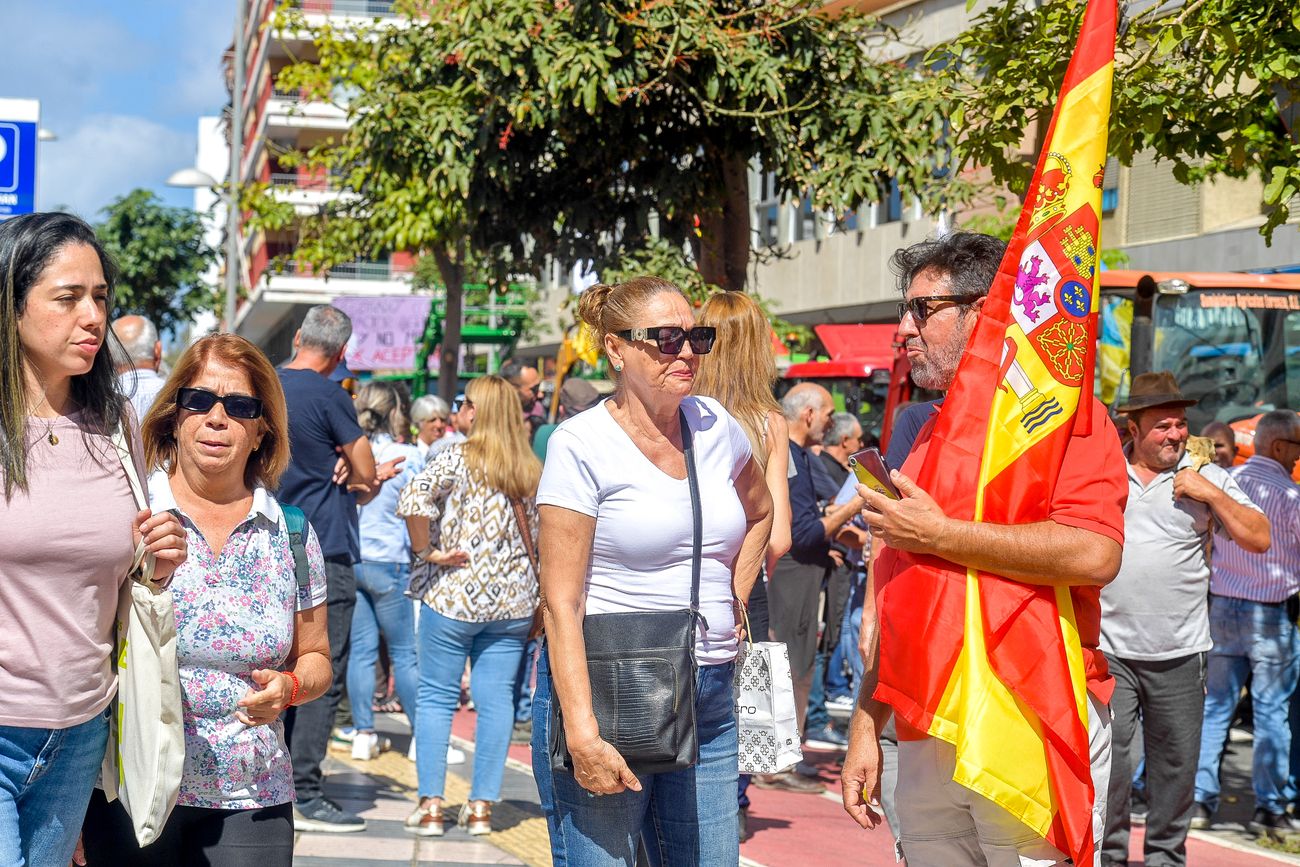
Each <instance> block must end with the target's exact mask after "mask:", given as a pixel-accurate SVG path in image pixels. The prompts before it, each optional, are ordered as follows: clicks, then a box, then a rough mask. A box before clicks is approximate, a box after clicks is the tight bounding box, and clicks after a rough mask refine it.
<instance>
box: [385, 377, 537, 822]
mask: <svg viewBox="0 0 1300 867" xmlns="http://www.w3.org/2000/svg"><path fill="white" fill-rule="evenodd" d="M464 408H465V410H466V411H469V412H471V413H472V414H473V428H472V430H471V432H470V435H469V438H468V439H467V440H466V441H465V442H464V443H459V444H456V445H453V446H450V447H449V448H447V449H444V450H443V451H441V452H439V453H438V454H437V455H436V456H434V457H433V458H432V459H431V460H430V462H429V464H428V466H426V467H425V468H424V470H423V471H422V472H421V473H420V474H419V475H418V476H416V478H415V480H414V481H413V482H411V484H410V485H409V486H408V487H407V488H406V490H404V491H403V492H402V496H401V500H400V502H399V504H398V507H397V512H398V514H400V515H403V516H405V517H406V518H407V527H408V528H409V530H410V535H411V547H412V549H413V550H414V551H415V552H416V555H415V556H416V560H417V562H419V561H423V562H424V563H427V564H429V565H428V566H427V567H421V568H420V569H418V570H417V571H416V573H415V577H414V578H413V579H412V582H411V591H412V594H413V595H416V596H418V598H420V600H421V601H422V602H423V603H424V604H423V605H421V606H420V622H419V628H418V629H417V636H418V644H419V665H420V686H419V690H418V694H417V699H416V713H415V738H416V743H417V744H418V745H419V748H418V749H417V750H416V753H415V756H416V772H417V774H418V776H419V793H420V803H419V806H418V807H417V808H416V810H415V812H413V813H412V814H411V815H410V817H409V818H408V819H407V821H406V826H407V828H408V829H409V830H410V831H411V832H412V833H414V834H418V835H420V836H424V837H437V836H441V835H442V833H443V814H442V796H443V787H444V784H445V781H446V776H447V745H448V742H449V740H450V738H451V720H452V716H453V714H455V712H456V707H457V704H458V702H459V699H460V677H461V673H462V672H463V671H464V670H465V661H466V660H467V659H468V660H469V662H470V666H471V673H470V694H471V695H472V696H473V699H474V707H475V709H476V710H477V717H478V722H477V728H476V731H475V736H474V748H475V749H474V751H475V756H474V779H473V783H472V785H471V787H470V798H469V802H468V803H467V804H465V805H464V807H462V808H461V812H460V816H459V823H460V824H461V825H463V826H464V827H465V828H466V830H468V831H469V833H470V834H476V835H477V834H487V833H489V832H490V831H491V830H492V828H491V815H492V813H491V811H492V807H491V805H492V802H494V801H496V800H497V799H498V798H499V796H500V794H501V777H502V774H503V772H504V770H505V763H506V750H507V749H508V748H509V745H510V733H511V729H512V728H513V726H514V681H515V672H516V671H518V670H519V661H520V659H521V658H522V657H523V652H524V643H525V642H526V641H527V639H528V636H529V631H530V625H531V624H532V623H533V619H534V614H535V612H536V609H537V575H536V574H535V573H534V571H533V567H532V564H531V562H530V561H531V555H530V552H531V551H535V550H536V539H537V535H536V534H537V505H536V502H535V496H536V494H537V482H538V479H540V478H541V474H542V464H541V461H539V460H538V459H537V456H536V455H534V454H533V452H532V449H531V448H529V446H528V434H527V431H526V428H525V427H524V420H523V415H522V414H521V413H520V411H519V395H518V393H517V392H516V391H515V388H514V386H512V385H510V383H509V382H507V381H506V380H504V379H502V378H500V377H497V376H485V377H482V378H480V379H475V380H473V381H472V382H470V384H469V386H468V387H467V388H466V390H465V406H464ZM525 533H526V534H527V538H525Z"/></svg>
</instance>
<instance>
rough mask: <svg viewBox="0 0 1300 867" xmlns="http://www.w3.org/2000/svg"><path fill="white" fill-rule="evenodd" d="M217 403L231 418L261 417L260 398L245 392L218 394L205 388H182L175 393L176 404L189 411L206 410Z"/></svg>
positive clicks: (248, 418)
mask: <svg viewBox="0 0 1300 867" xmlns="http://www.w3.org/2000/svg"><path fill="white" fill-rule="evenodd" d="M217 404H221V405H222V407H224V408H225V410H226V415H228V416H230V417H231V418H242V419H246V420H251V419H255V418H261V417H262V400H261V398H256V397H249V396H248V395H246V394H226V395H220V394H217V393H216V392H215V391H208V390H207V389H206V388H182V389H181V390H180V391H179V392H178V393H177V395H176V405H177V406H179V407H180V408H181V409H188V410H189V411H190V412H208V411H209V410H211V409H212V408H213V407H214V406H216V405H217Z"/></svg>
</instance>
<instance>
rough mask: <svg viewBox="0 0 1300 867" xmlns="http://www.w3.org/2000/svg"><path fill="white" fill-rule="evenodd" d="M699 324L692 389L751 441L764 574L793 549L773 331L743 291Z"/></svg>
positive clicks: (760, 613) (706, 312)
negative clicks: (757, 472)
mask: <svg viewBox="0 0 1300 867" xmlns="http://www.w3.org/2000/svg"><path fill="white" fill-rule="evenodd" d="M696 319H697V321H698V322H699V323H700V324H701V325H707V326H712V327H713V328H715V329H717V334H718V339H717V344H716V346H715V347H714V350H713V351H712V352H710V353H708V354H707V355H702V356H700V363H699V368H698V369H697V370H696V372H695V386H694V388H693V391H694V392H695V394H697V395H702V396H704V397H711V398H714V399H715V400H717V401H718V403H720V404H722V405H723V406H724V407H725V408H726V410H727V412H729V413H731V415H732V417H734V418H735V419H736V421H737V422H739V423H740V426H741V428H743V429H744V431H745V436H746V437H748V438H749V445H750V448H752V449H753V452H754V460H755V462H756V463H757V464H758V465H759V467H761V468H762V470H763V477H764V479H766V481H767V489H768V492H769V493H770V494H771V495H772V534H771V536H769V537H768V540H767V550H766V551H765V557H764V560H765V566H766V568H765V570H764V571H765V573H766V574H771V571H772V565H773V564H774V563H775V562H776V561H777V560H778V559H779V558H780V557H781V556H782V555H783V554H785V552H786V551H789V550H790V485H789V482H788V480H787V479H786V474H787V472H788V471H789V469H790V447H789V445H788V443H789V433H790V430H789V427H788V426H787V425H786V421H785V415H784V414H783V413H782V412H781V404H779V403H777V402H776V398H775V397H774V396H773V394H772V388H773V386H774V385H776V376H777V375H776V356H775V354H774V353H773V352H772V339H771V326H770V325H769V324H768V322H767V316H765V315H764V314H763V309H762V308H761V307H759V306H758V303H757V302H755V301H754V299H753V298H750V297H749V296H748V295H746V294H745V293H744V292H719V293H718V294H716V295H711V296H710V297H709V298H708V300H706V301H705V302H704V305H703V306H702V307H701V308H700V312H699V315H698V317H697V318H696ZM766 574H763V575H759V576H758V580H757V581H755V582H754V589H753V590H752V591H751V592H750V594H749V626H750V628H751V629H752V630H753V631H754V635H753V638H754V640H755V641H766V640H767V637H768V615H767V612H768V608H767V579H766ZM748 790H749V774H741V775H740V793H739V799H738V800H739V805H740V815H739V831H740V839H741V842H744V841H745V840H746V839H747V838H748V837H749V830H748V827H747V825H748V818H749V794H748Z"/></svg>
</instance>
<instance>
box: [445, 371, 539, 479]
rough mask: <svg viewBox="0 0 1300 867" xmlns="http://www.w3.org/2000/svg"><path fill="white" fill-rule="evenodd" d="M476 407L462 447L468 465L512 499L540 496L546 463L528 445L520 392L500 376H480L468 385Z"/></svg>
mask: <svg viewBox="0 0 1300 867" xmlns="http://www.w3.org/2000/svg"><path fill="white" fill-rule="evenodd" d="M465 397H466V398H467V399H468V400H469V401H470V402H471V403H473V404H474V427H473V429H472V430H471V431H470V432H469V439H467V440H466V441H465V445H463V446H462V447H461V450H462V451H461V454H462V455H464V457H465V466H466V467H468V468H469V471H470V472H472V473H477V474H478V475H480V476H482V477H483V478H484V479H486V480H487V483H488V486H489V487H491V488H494V489H495V490H498V491H500V492H501V493H503V494H505V495H506V496H507V497H510V498H512V499H523V498H524V497H531V496H533V495H535V494H536V493H537V483H538V481H540V480H541V478H542V462H541V461H539V460H538V459H537V455H535V454H533V450H532V449H531V448H530V447H529V445H528V431H527V429H526V428H525V426H524V415H523V412H522V411H521V410H520V409H519V392H518V391H516V390H515V387H514V386H513V385H511V384H510V383H509V382H508V381H506V380H505V379H502V378H501V377H499V376H480V377H478V378H477V379H471V380H470V381H469V385H467V386H465Z"/></svg>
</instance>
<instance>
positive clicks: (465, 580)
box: [397, 444, 538, 623]
mask: <svg viewBox="0 0 1300 867" xmlns="http://www.w3.org/2000/svg"><path fill="white" fill-rule="evenodd" d="M523 504H524V513H525V514H526V515H527V518H528V528H529V532H530V534H531V535H532V537H533V540H532V541H533V546H534V547H533V550H534V551H535V550H537V548H536V545H537V501H536V500H535V499H534V498H533V497H528V498H526V499H525V500H524V501H523ZM397 514H399V515H402V516H406V517H411V516H417V515H419V516H423V517H425V518H428V519H429V521H430V523H431V526H430V528H429V540H430V541H431V542H432V543H433V546H434V547H435V548H438V549H440V550H443V551H456V550H461V551H464V552H466V553H467V554H469V562H468V563H467V564H465V565H464V566H434V565H432V564H429V563H424V564H417V566H416V568H415V569H413V570H412V572H411V595H413V596H415V597H416V598H418V599H420V600H421V601H422V602H424V604H425V605H428V606H429V607H430V608H432V609H433V610H434V611H436V612H438V613H439V614H441V615H442V616H443V617H448V618H450V619H452V620H460V621H462V622H466V623H486V622H488V621H493V620H516V619H520V618H525V617H532V616H533V610H534V609H535V608H536V607H537V596H538V587H537V576H536V575H535V574H534V573H533V567H532V563H531V562H530V561H529V559H528V551H527V549H526V548H524V537H523V534H522V533H521V531H520V529H519V521H518V520H517V519H516V518H515V510H514V507H513V506H512V505H511V504H510V498H509V497H507V496H506V495H505V494H503V493H501V492H500V491H498V490H496V489H495V488H492V487H489V486H488V483H487V480H486V479H484V478H483V477H482V476H480V475H478V474H477V473H471V472H470V471H469V467H467V466H466V465H465V458H464V456H463V453H462V446H461V445H460V444H457V445H454V446H450V447H448V448H445V449H443V450H442V451H440V452H438V453H437V454H436V455H434V456H433V457H432V458H431V459H430V460H429V463H427V464H426V465H425V467H424V470H423V471H422V472H421V473H420V474H419V475H418V476H416V477H415V479H414V480H413V481H412V482H411V483H410V484H409V485H407V486H406V489H405V490H404V491H402V496H401V499H400V500H399V501H398V504H397Z"/></svg>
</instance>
